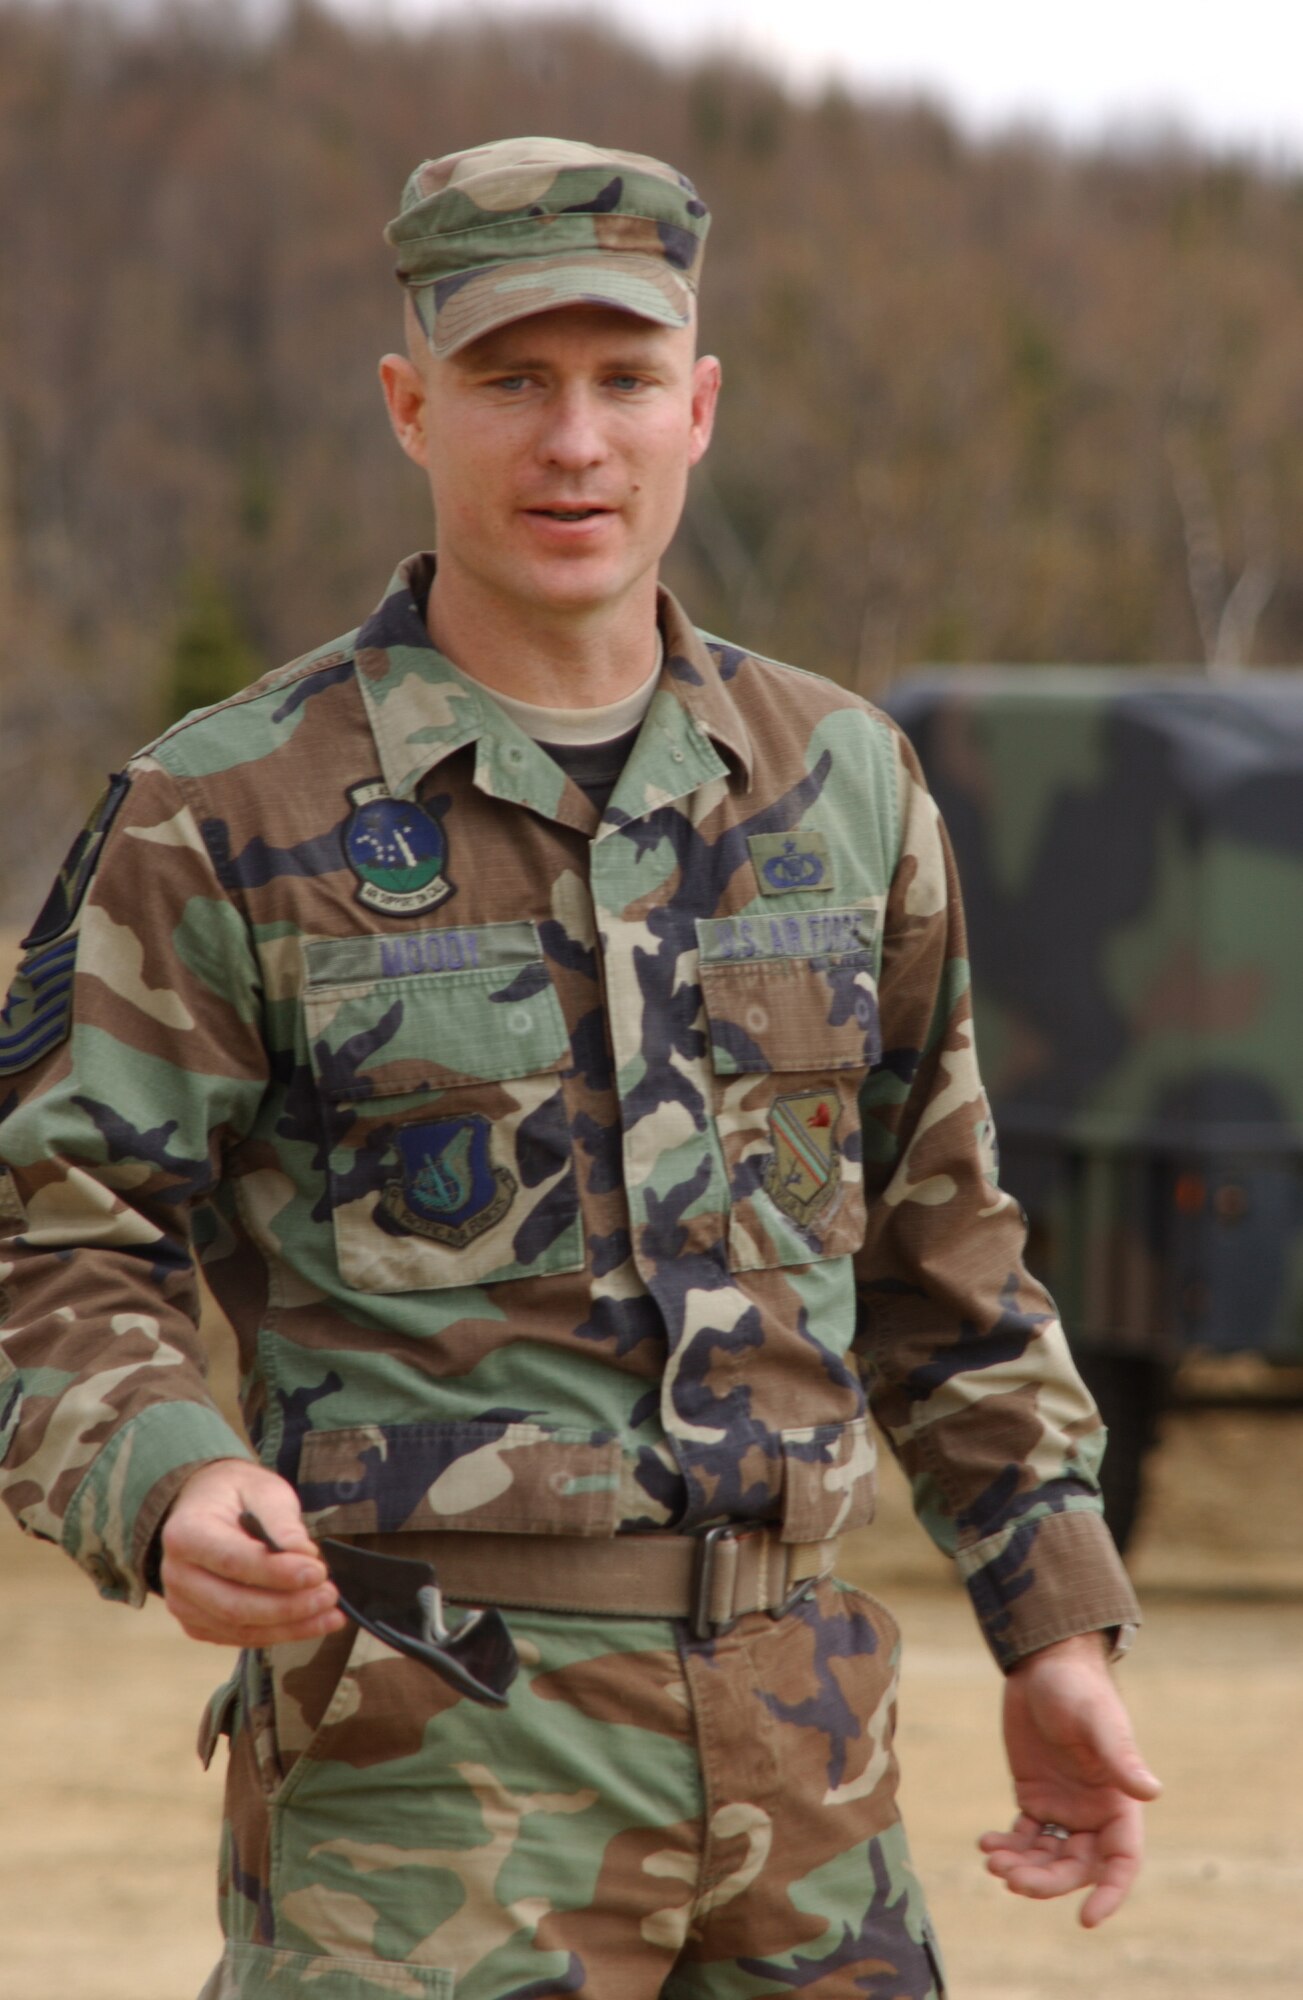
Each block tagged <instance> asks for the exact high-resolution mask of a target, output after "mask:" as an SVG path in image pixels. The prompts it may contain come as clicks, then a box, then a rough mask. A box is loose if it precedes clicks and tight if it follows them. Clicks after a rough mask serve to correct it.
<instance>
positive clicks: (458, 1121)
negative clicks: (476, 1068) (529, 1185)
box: [380, 1111, 517, 1250]
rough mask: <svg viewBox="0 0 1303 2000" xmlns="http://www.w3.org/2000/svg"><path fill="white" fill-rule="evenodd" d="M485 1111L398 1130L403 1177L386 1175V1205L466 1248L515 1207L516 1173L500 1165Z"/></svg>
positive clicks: (440, 1239)
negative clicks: (513, 1203)
mask: <svg viewBox="0 0 1303 2000" xmlns="http://www.w3.org/2000/svg"><path fill="white" fill-rule="evenodd" d="M491 1136H492V1128H491V1126H490V1124H489V1121H488V1119H487V1118H486V1117H484V1115H483V1113H482V1112H478V1111H471V1112H467V1113H465V1114H463V1115H462V1116H460V1117H455V1118H432V1119H430V1120H429V1121H428V1122H427V1123H425V1124H421V1125H404V1126H402V1127H401V1128H400V1130H399V1132H398V1151H399V1154H400V1156H401V1159H402V1178H401V1179H400V1180H392V1181H387V1182H386V1183H385V1188H384V1192H383V1194H382V1195H381V1197H380V1201H381V1206H382V1207H383V1208H384V1210H385V1212H386V1213H387V1214H388V1215H391V1216H392V1217H393V1219H394V1221H395V1222H397V1223H399V1224H400V1225H401V1226H402V1227H403V1228H404V1229H409V1230H411V1231H412V1232H413V1233H414V1234H415V1235H417V1236H429V1237H431V1238H432V1239H433V1241H434V1242H436V1243H446V1244H447V1245H448V1246H449V1248H450V1249H453V1250H464V1249H465V1247H466V1245H467V1244H468V1243H473V1242H474V1241H475V1238H476V1237H477V1236H482V1235H483V1234H484V1232H485V1230H486V1229H492V1227H493V1225H494V1223H495V1222H499V1221H501V1219H502V1217H503V1216H504V1215H505V1214H506V1212H507V1210H508V1209H509V1208H510V1207H511V1203H512V1200H513V1198H514V1196H515V1193H516V1186H517V1183H516V1177H515V1175H514V1174H513V1173H511V1172H510V1171H509V1170H508V1168H506V1167H495V1166H494V1164H493V1159H492V1154H491V1151H490V1141H491Z"/></svg>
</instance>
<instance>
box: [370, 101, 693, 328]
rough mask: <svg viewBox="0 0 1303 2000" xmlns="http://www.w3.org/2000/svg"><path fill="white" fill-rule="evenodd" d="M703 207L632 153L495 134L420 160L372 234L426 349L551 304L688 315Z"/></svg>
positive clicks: (677, 178) (668, 171)
mask: <svg viewBox="0 0 1303 2000" xmlns="http://www.w3.org/2000/svg"><path fill="white" fill-rule="evenodd" d="M709 227H710V213H709V210H708V209H707V207H706V205H705V203H704V202H703V201H702V200H701V199H700V198H699V197H698V194H697V191H696V189H695V188H694V187H693V185H692V183H691V181H689V180H687V179H685V177H684V176H683V175H682V174H680V173H676V172H675V170H674V168H673V167H667V166H666V165H665V164H664V163H663V162H662V161H660V160H653V159H649V158H648V157H647V156H646V155H645V154H643V153H615V152H604V151H602V150H601V149H599V148H598V147H595V146H585V145H581V144H580V143H579V142H578V141H577V140H570V139H500V140H497V141H495V142H494V143H493V144H492V145H488V146H475V147H473V148H472V149H471V150H470V151H469V152H465V153H448V154H446V155H445V156H444V158H443V159H441V160H426V161H425V162H424V163H423V164H422V165H421V166H419V167H418V168H417V169H416V171H415V173H414V174H413V175H412V176H411V178H410V180H409V181H408V183H407V186H406V187H405V188H404V189H403V198H402V207H401V210H400V213H399V214H398V215H397V216H396V217H395V219H394V220H393V221H392V222H391V223H390V224H389V226H388V228H387V229H386V230H385V240H386V241H387V242H388V243H390V244H392V246H393V248H394V249H395V250H396V251H397V252H398V262H397V266H396V269H397V274H398V277H399V278H400V280H401V281H402V283H403V284H404V285H405V286H406V287H407V289H408V291H409V293H410V295H411V299H412V303H413V305H414V306H415V307H416V310H417V313H418V314H419V316H420V319H421V324H422V325H423V326H424V328H425V331H426V335H427V337H428V339H429V342H430V345H431V347H432V348H433V349H434V352H435V353H436V354H439V355H446V354H454V353H455V352H456V351H457V349H458V348H459V347H464V346H465V345H466V344H467V342H468V341H472V340H475V339H477V338H478V336H479V335H480V334H482V333H488V332H489V331H490V329H491V328H493V327H496V326H505V325H506V324H507V323H508V322H509V321H511V320H515V319H525V318H526V317H528V315H529V314H531V313H538V312H547V311H549V310H550V309H551V308H552V307H554V306H568V305H606V306H616V307H618V308H619V309H620V310H621V311H622V312H630V313H636V314H637V315H638V317H639V318H641V319H651V320H657V321H659V322H660V324H661V325H663V326H686V325H687V324H688V322H689V321H690V319H691V317H692V296H693V293H694V292H695V291H696V289H697V277H698V273H699V270H700V265H701V253H702V246H703V244H704V243H705V240H706V231H707V229H708V228H709Z"/></svg>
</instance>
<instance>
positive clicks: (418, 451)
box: [380, 354, 428, 465]
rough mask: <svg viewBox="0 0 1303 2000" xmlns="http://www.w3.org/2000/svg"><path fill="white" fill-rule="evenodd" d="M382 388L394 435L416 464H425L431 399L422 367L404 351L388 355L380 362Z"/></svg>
mask: <svg viewBox="0 0 1303 2000" xmlns="http://www.w3.org/2000/svg"><path fill="white" fill-rule="evenodd" d="M380 387H381V389H382V390H383V391H384V398H385V408H386V409H387V410H388V412H389V422H390V424H391V425H392V427H393V433H394V436H395V437H396V438H397V439H398V442H399V444H400V445H401V446H402V448H403V450H404V451H405V452H406V453H407V456H408V457H409V458H410V459H411V460H412V461H413V463H414V464H416V465H424V464H425V463H426V456H427V450H428V432H427V412H428V398H427V395H426V388H425V383H424V381H423V379H422V377H421V375H420V372H419V370H417V369H416V368H414V367H413V366H412V363H411V362H410V361H409V360H408V359H407V356H406V355H405V354H386V355H385V356H384V357H383V358H382V360H381V362H380Z"/></svg>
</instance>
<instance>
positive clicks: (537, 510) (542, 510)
mask: <svg viewBox="0 0 1303 2000" xmlns="http://www.w3.org/2000/svg"><path fill="white" fill-rule="evenodd" d="M529 511H530V513H531V514H541V515H542V517H543V519H544V520H545V521H591V520H593V519H595V518H596V516H597V515H599V514H608V513H609V512H610V508H609V507H531V508H530V509H529Z"/></svg>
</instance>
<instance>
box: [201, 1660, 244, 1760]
mask: <svg viewBox="0 0 1303 2000" xmlns="http://www.w3.org/2000/svg"><path fill="white" fill-rule="evenodd" d="M239 1699H240V1668H239V1666H238V1665H237V1666H236V1667H235V1669H234V1670H233V1672H232V1673H231V1675H230V1676H229V1678H228V1679H227V1680H224V1681H223V1682H222V1685H221V1686H220V1687H219V1688H214V1689H213V1692H212V1693H211V1694H210V1695H209V1697H208V1703H207V1706H206V1707H205V1709H204V1712H203V1714H202V1715H201V1716H200V1718H199V1735H198V1738H197V1739H196V1742H195V1749H196V1751H197V1753H198V1756H199V1762H200V1763H201V1764H202V1765H203V1767H204V1769H205V1771H206V1770H207V1769H208V1767H209V1765H210V1764H211V1763H212V1761H213V1758H214V1757H215V1756H216V1754H217V1746H218V1744H219V1743H220V1742H221V1740H222V1738H223V1736H226V1737H229V1736H230V1733H231V1730H232V1728H233V1726H234V1723H235V1710H236V1704H237V1703H238V1702H239Z"/></svg>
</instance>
